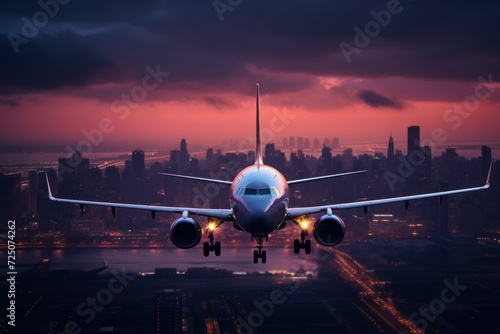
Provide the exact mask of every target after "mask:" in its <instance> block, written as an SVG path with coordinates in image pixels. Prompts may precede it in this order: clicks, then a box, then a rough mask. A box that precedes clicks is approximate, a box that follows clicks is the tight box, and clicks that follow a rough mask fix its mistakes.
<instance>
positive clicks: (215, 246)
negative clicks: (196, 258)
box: [203, 221, 224, 256]
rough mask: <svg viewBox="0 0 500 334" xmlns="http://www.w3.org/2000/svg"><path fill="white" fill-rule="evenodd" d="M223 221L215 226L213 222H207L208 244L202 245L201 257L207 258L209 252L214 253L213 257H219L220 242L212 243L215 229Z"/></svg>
mask: <svg viewBox="0 0 500 334" xmlns="http://www.w3.org/2000/svg"><path fill="white" fill-rule="evenodd" d="M223 222H224V221H221V222H220V223H219V224H217V225H216V224H215V223H214V222H213V221H212V222H209V227H208V228H207V232H208V240H209V242H204V243H203V255H204V256H209V255H210V252H214V253H215V256H220V249H221V246H220V242H219V241H217V242H215V243H214V232H215V230H216V229H217V227H218V226H219V225H220V224H222V223H223Z"/></svg>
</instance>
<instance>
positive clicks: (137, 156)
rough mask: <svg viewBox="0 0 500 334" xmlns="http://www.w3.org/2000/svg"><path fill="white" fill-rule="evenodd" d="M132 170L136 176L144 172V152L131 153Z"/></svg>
mask: <svg viewBox="0 0 500 334" xmlns="http://www.w3.org/2000/svg"><path fill="white" fill-rule="evenodd" d="M132 170H133V172H134V174H135V175H136V176H139V175H142V174H143V173H144V171H145V170H146V167H145V164H144V151H134V152H132Z"/></svg>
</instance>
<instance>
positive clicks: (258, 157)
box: [254, 84, 264, 165]
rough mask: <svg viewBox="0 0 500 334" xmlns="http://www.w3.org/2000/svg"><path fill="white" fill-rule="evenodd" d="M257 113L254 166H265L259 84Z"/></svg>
mask: <svg viewBox="0 0 500 334" xmlns="http://www.w3.org/2000/svg"><path fill="white" fill-rule="evenodd" d="M256 104H257V107H256V112H257V129H256V130H257V134H256V136H257V139H256V141H257V143H256V148H255V163H254V165H263V164H264V160H263V159H262V143H261V141H260V94H259V84H257V100H256Z"/></svg>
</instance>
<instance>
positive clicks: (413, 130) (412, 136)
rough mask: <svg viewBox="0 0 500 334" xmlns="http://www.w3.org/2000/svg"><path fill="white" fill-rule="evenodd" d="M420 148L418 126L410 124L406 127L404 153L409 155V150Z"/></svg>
mask: <svg viewBox="0 0 500 334" xmlns="http://www.w3.org/2000/svg"><path fill="white" fill-rule="evenodd" d="M415 150H420V126H418V125H412V126H409V127H408V146H407V151H406V155H407V156H409V155H410V154H411V152H413V151H415Z"/></svg>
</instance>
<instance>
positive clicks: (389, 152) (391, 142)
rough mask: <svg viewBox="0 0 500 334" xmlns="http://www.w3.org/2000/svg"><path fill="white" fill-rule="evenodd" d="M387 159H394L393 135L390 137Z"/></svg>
mask: <svg viewBox="0 0 500 334" xmlns="http://www.w3.org/2000/svg"><path fill="white" fill-rule="evenodd" d="M387 159H389V160H392V159H394V139H392V134H391V136H390V137H389V145H388V147H387Z"/></svg>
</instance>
